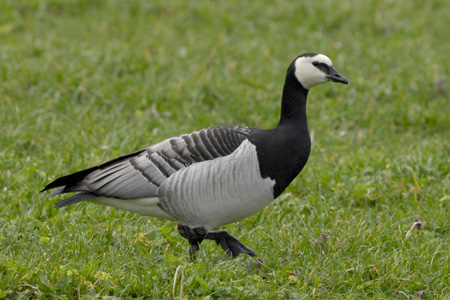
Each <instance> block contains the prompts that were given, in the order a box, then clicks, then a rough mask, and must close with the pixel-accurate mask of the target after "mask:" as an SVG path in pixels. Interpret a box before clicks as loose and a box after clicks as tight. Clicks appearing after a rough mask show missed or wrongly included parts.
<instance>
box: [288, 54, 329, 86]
mask: <svg viewBox="0 0 450 300" xmlns="http://www.w3.org/2000/svg"><path fill="white" fill-rule="evenodd" d="M295 76H296V77H297V79H298V81H299V82H300V83H301V84H302V85H303V87H304V88H305V89H308V90H309V89H310V88H312V87H313V86H315V85H318V84H321V83H325V82H327V81H328V79H327V78H326V75H325V73H323V72H322V71H320V70H319V69H317V68H316V67H314V66H313V65H312V64H311V63H310V62H309V61H306V60H303V59H302V58H300V59H298V60H297V62H296V64H295Z"/></svg>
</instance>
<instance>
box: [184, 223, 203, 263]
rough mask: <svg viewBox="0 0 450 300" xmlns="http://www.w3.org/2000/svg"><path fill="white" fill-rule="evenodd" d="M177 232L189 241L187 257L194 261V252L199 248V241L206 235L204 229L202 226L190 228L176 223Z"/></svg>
mask: <svg viewBox="0 0 450 300" xmlns="http://www.w3.org/2000/svg"><path fill="white" fill-rule="evenodd" d="M178 233H179V234H180V235H181V236H182V237H184V238H185V239H187V240H188V241H189V257H190V258H191V260H192V261H195V252H197V251H199V250H200V243H201V242H202V241H203V239H204V238H205V236H206V229H205V228H203V227H196V228H190V227H188V226H185V225H182V224H180V223H178Z"/></svg>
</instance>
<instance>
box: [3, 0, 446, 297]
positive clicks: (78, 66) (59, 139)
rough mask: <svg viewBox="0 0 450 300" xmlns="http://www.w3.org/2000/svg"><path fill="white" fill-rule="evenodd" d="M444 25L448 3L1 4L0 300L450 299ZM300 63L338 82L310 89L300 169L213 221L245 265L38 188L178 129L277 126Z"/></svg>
mask: <svg viewBox="0 0 450 300" xmlns="http://www.w3.org/2000/svg"><path fill="white" fill-rule="evenodd" d="M449 14H450V6H449V4H448V1H447V0H429V1H419V0H410V1H390V0H378V1H359V0H350V1H331V0H316V1H287V0H286V1H284V0H279V1H252V2H250V1H249V2H243V1H235V0H232V1H192V2H191V1H183V0H170V1H168V0H164V1H163V0H157V1H138V0H130V1H120V0H111V1H100V0H98V1H91V0H72V1H69V0H67V1H66V0H42V1H38V0H30V1H25V0H20V1H16V0H3V1H1V2H0V188H1V193H0V202H1V205H0V298H5V299H30V298H40V299H74V298H80V299H129V298H136V299H172V298H175V297H176V298H177V299H180V298H184V299H205V300H206V299H416V298H421V299H449V298H450V289H449V287H450V241H449V238H450V122H449V120H450V117H449V116H450V105H449V100H450V97H449V91H450V88H449V85H448V81H449V78H450V74H449V70H450V63H449V51H450V42H449V40H450V37H449V33H448V30H449V27H450V21H449V17H448V16H449ZM304 52H320V53H323V54H325V55H327V56H329V57H330V58H331V59H332V60H333V62H334V65H335V67H336V68H337V69H338V70H339V71H340V72H341V73H342V74H343V75H344V76H345V77H346V78H348V80H349V82H350V83H349V85H348V86H344V85H337V84H325V85H320V86H317V87H315V88H314V89H312V90H311V91H310V93H309V98H308V120H309V127H310V131H311V135H312V138H313V142H312V153H311V156H310V158H309V161H308V164H307V165H306V167H305V169H304V170H303V172H302V173H301V174H300V176H299V177H298V178H297V179H296V180H295V181H294V182H293V183H292V184H291V185H290V187H289V188H288V190H287V191H285V192H284V193H283V194H282V195H281V196H280V198H279V199H277V200H276V201H275V202H274V203H273V204H272V205H270V206H269V207H267V208H266V209H264V210H263V211H261V212H259V213H257V214H256V215H254V216H252V217H250V218H247V219H245V220H242V221H240V222H238V223H235V224H230V225H227V226H225V228H226V229H227V230H228V231H229V232H230V233H231V234H233V235H234V236H236V237H237V238H239V239H240V240H241V241H242V242H243V243H245V244H247V245H249V246H250V247H251V248H252V249H253V250H255V252H256V253H257V258H251V257H248V256H244V255H241V256H239V257H238V258H237V259H229V258H228V257H227V256H226V254H225V253H224V252H223V250H222V249H221V248H220V247H218V246H216V245H215V244H214V243H213V242H211V241H205V242H204V243H202V250H201V251H200V253H199V255H198V259H197V261H196V262H195V263H193V262H191V261H190V260H189V254H188V246H187V241H186V240H184V239H183V238H181V237H180V236H179V235H178V232H177V230H176V223H174V222H170V221H164V220H159V219H155V218H148V217H143V216H140V215H136V214H132V213H128V212H124V211H119V210H116V209H113V208H110V207H102V206H96V205H94V204H88V203H82V204H78V205H75V206H69V207H66V208H63V209H55V208H53V205H54V203H55V202H56V201H57V200H58V199H62V197H59V198H58V197H57V199H55V198H51V199H44V196H45V195H43V194H40V193H39V191H40V190H41V189H42V188H43V187H44V186H45V185H46V184H48V183H49V182H51V181H52V180H54V179H56V178H57V177H59V176H62V175H66V174H68V173H70V172H75V171H78V170H81V169H84V168H86V167H89V166H93V165H97V164H99V163H101V162H103V161H105V160H108V159H110V158H114V157H116V156H118V155H121V154H126V153H129V152H132V151H136V150H139V149H142V148H145V147H147V146H149V145H151V144H153V143H156V142H159V141H161V140H163V139H165V138H168V137H172V136H175V135H180V134H182V133H188V132H191V131H193V130H197V129H201V128H205V127H209V126H213V125H246V126H252V127H262V128H271V127H273V126H275V125H276V124H277V121H278V117H279V113H280V96H281V91H282V87H283V83H284V76H285V72H286V69H287V67H288V65H289V64H290V63H291V61H292V60H293V59H294V58H295V57H296V56H297V55H299V54H301V53H304ZM415 219H418V220H419V221H420V222H426V224H425V226H422V228H421V230H417V229H416V227H417V226H415V227H414V226H413V223H414V221H415ZM411 229H412V230H411Z"/></svg>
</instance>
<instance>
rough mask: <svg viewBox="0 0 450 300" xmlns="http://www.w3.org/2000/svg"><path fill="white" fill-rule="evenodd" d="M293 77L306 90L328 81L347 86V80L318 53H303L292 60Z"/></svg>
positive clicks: (327, 59) (330, 62)
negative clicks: (293, 67)
mask: <svg viewBox="0 0 450 300" xmlns="http://www.w3.org/2000/svg"><path fill="white" fill-rule="evenodd" d="M294 66H295V73H294V74H295V77H297V80H298V81H299V82H300V84H301V85H302V86H303V87H304V88H305V89H307V90H309V89H310V88H312V87H313V86H315V85H318V84H322V83H325V82H328V81H333V82H340V83H343V84H348V80H347V79H346V78H345V77H344V76H342V75H341V74H340V73H339V72H338V71H337V70H336V69H335V68H334V67H333V62H332V61H331V59H329V58H328V57H327V56H325V55H323V54H319V53H305V54H302V55H300V56H299V57H297V58H296V59H295V60H294Z"/></svg>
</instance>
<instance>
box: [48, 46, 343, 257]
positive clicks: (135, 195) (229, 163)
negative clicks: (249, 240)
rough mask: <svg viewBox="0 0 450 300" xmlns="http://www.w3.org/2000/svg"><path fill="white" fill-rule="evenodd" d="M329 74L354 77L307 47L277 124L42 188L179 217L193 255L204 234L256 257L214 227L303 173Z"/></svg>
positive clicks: (211, 134)
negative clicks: (313, 95) (309, 112)
mask: <svg viewBox="0 0 450 300" xmlns="http://www.w3.org/2000/svg"><path fill="white" fill-rule="evenodd" d="M327 81H334V82H341V83H344V84H348V81H347V79H345V78H344V77H343V76H342V75H341V74H339V72H338V71H336V69H335V68H334V67H333V64H332V62H331V60H330V59H329V58H328V57H327V56H325V55H322V54H318V53H305V54H302V55H300V56H299V57H297V58H296V59H295V60H294V61H293V62H292V63H291V65H290V66H289V68H288V70H287V75H286V81H285V84H284V89H283V94H282V103H281V117H280V121H279V123H278V125H277V126H276V127H275V128H273V129H258V128H251V127H240V126H218V127H209V128H206V129H202V130H199V131H195V132H193V133H189V134H184V135H181V136H177V137H173V138H169V139H167V140H164V141H162V142H160V143H157V144H155V145H153V146H150V147H148V148H147V149H144V150H141V151H137V152H134V153H130V154H128V155H124V156H120V157H118V158H115V159H112V160H110V161H107V162H105V163H103V164H101V165H98V166H95V167H92V168H89V169H86V170H83V171H79V172H76V173H74V174H70V175H67V176H63V177H60V178H58V179H56V180H55V181H53V182H52V183H50V184H48V185H47V186H46V187H45V188H44V189H43V190H42V191H41V192H43V191H47V190H50V189H53V188H57V189H56V190H54V191H53V192H52V193H50V195H49V196H48V197H50V196H54V195H59V194H64V193H69V192H78V193H77V194H75V195H73V196H71V197H68V198H66V199H64V200H62V201H59V202H58V203H56V205H55V207H57V208H59V207H64V206H67V205H71V204H75V203H78V202H82V201H88V202H93V203H96V204H102V205H108V206H113V207H117V208H120V209H124V210H127V211H132V212H135V213H138V214H142V215H146V216H153V217H158V218H163V219H168V220H174V221H176V222H178V231H179V233H180V235H181V236H182V237H184V238H186V239H187V240H188V241H189V245H190V248H189V249H190V251H189V253H190V256H191V258H193V259H195V252H196V251H198V250H199V249H200V248H199V245H200V243H201V242H202V241H203V240H204V239H209V240H214V241H215V242H216V243H217V244H218V245H220V246H221V247H222V248H223V249H224V250H225V251H226V253H227V254H228V255H230V256H231V257H233V258H234V257H236V256H237V255H239V254H240V253H246V254H248V255H251V256H255V253H254V252H253V251H252V250H251V249H250V248H249V247H247V246H246V245H244V244H243V243H241V242H240V241H239V240H238V239H236V238H235V237H233V236H232V235H230V234H229V233H228V232H226V231H225V230H218V231H212V230H213V229H214V228H216V227H219V226H221V225H224V224H229V223H232V222H236V221H239V220H241V219H243V218H246V217H248V216H251V215H253V214H254V213H256V212H258V211H259V210H261V209H262V208H264V207H265V206H267V205H269V204H270V203H271V202H272V201H273V200H274V199H275V198H277V197H278V196H279V195H280V194H281V193H282V192H283V191H284V190H285V189H286V187H287V186H288V185H289V183H290V182H291V181H292V180H293V179H294V178H295V177H296V176H297V175H298V174H299V173H300V171H301V170H302V169H303V167H304V166H305V164H306V161H307V160H308V156H309V153H310V148H311V140H310V136H309V132H308V124H307V120H306V97H307V95H308V91H309V89H310V88H312V87H313V86H315V85H318V84H321V83H325V82H327Z"/></svg>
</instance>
